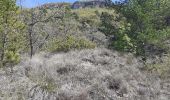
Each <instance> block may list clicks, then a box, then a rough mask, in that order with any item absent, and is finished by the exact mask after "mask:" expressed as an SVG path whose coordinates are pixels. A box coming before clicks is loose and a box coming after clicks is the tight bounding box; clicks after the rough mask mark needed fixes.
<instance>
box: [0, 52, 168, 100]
mask: <svg viewBox="0 0 170 100" xmlns="http://www.w3.org/2000/svg"><path fill="white" fill-rule="evenodd" d="M142 67H143V64H142V63H140V61H139V60H137V59H136V58H135V57H133V55H132V54H121V53H118V52H115V51H110V50H107V49H94V50H82V51H71V52H68V53H58V54H45V53H41V54H37V55H35V56H34V57H33V59H32V60H30V59H29V58H27V57H23V60H22V62H21V63H20V64H19V65H17V66H15V68H14V73H13V74H9V73H8V75H7V74H6V73H5V71H0V99H1V100H169V99H170V95H169V94H168V93H169V92H168V89H169V88H168V83H167V84H165V85H164V86H162V84H161V80H160V79H159V78H158V77H156V76H153V75H149V74H147V73H146V72H142V71H141V70H140V69H141V68H142ZM162 87H163V88H165V89H167V91H165V90H164V91H163V90H162Z"/></svg>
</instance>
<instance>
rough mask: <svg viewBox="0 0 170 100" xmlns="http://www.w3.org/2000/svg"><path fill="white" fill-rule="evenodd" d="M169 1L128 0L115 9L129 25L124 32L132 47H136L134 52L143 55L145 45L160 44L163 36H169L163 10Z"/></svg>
mask: <svg viewBox="0 0 170 100" xmlns="http://www.w3.org/2000/svg"><path fill="white" fill-rule="evenodd" d="M169 3H170V2H169V1H168V0H144V1H141V0H129V1H128V2H126V3H125V4H122V3H121V6H120V7H121V8H118V9H117V10H118V11H120V13H122V14H123V16H125V17H126V18H127V23H130V25H131V26H130V30H129V31H126V33H127V34H128V37H129V38H130V39H131V40H132V44H133V45H134V46H133V48H134V47H136V48H134V49H135V50H136V54H139V55H145V50H144V46H145V45H147V44H154V45H157V44H160V45H161V42H162V40H163V38H166V36H169V35H168V34H169V32H166V31H165V30H168V28H167V25H166V23H165V16H167V14H165V11H166V13H168V12H167V10H165V9H168V8H169V7H168V4H169ZM163 13H164V14H163ZM165 34H166V36H165ZM158 41H159V42H158Z"/></svg>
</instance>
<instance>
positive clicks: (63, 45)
mask: <svg viewBox="0 0 170 100" xmlns="http://www.w3.org/2000/svg"><path fill="white" fill-rule="evenodd" d="M45 48H46V49H47V50H48V51H50V52H56V51H65V52H67V51H69V50H74V49H85V48H88V49H91V48H95V44H94V43H92V42H91V41H88V40H87V39H83V38H76V37H74V36H66V38H57V39H56V38H55V39H52V40H51V41H50V42H49V43H48V44H47V45H46V47H45Z"/></svg>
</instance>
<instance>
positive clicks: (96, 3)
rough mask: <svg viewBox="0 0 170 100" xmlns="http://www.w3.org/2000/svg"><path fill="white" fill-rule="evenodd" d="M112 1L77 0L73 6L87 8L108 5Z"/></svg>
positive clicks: (74, 7)
mask: <svg viewBox="0 0 170 100" xmlns="http://www.w3.org/2000/svg"><path fill="white" fill-rule="evenodd" d="M109 3H111V2H110V1H108V0H86V1H76V2H75V3H73V5H72V8H73V9H78V8H86V7H106V6H108V5H109Z"/></svg>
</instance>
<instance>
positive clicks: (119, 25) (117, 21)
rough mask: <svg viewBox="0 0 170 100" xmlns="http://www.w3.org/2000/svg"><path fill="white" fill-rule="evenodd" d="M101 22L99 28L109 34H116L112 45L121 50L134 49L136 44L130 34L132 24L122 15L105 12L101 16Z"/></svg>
mask: <svg viewBox="0 0 170 100" xmlns="http://www.w3.org/2000/svg"><path fill="white" fill-rule="evenodd" d="M100 19H101V24H100V27H99V30H100V31H102V32H103V33H105V34H106V35H107V36H114V39H113V40H112V44H111V46H113V47H114V48H115V49H117V50H119V51H133V49H134V45H133V43H132V40H131V38H130V37H129V36H128V34H127V33H128V31H129V30H130V24H129V23H127V21H126V18H124V17H123V16H121V15H115V14H110V13H107V12H103V13H102V14H101V16H100Z"/></svg>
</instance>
